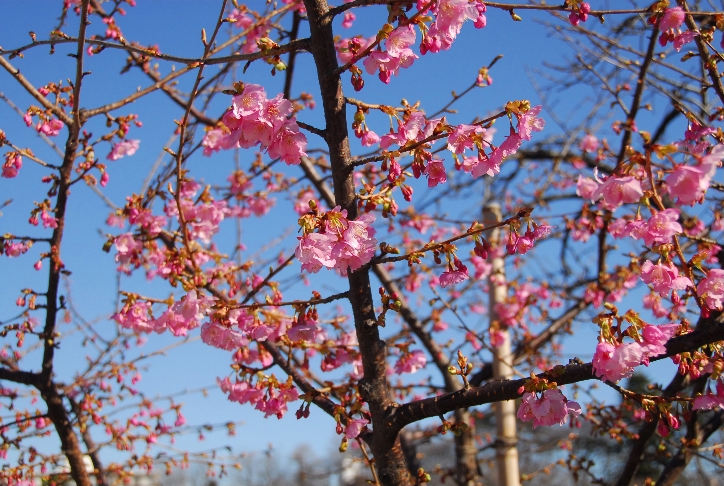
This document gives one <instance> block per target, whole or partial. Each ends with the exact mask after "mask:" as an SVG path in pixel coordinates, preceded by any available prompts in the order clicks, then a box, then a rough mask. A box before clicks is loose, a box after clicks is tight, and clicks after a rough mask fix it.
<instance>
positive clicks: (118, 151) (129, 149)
mask: <svg viewBox="0 0 724 486" xmlns="http://www.w3.org/2000/svg"><path fill="white" fill-rule="evenodd" d="M140 143H141V141H140V140H123V141H122V142H118V143H116V144H114V145H113V149H112V150H111V153H109V154H108V156H107V157H106V159H108V160H118V159H121V158H123V157H127V156H128V157H130V156H131V155H133V154H135V153H136V150H138V146H139V145H140Z"/></svg>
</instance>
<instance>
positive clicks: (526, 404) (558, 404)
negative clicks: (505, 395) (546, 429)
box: [518, 388, 582, 429]
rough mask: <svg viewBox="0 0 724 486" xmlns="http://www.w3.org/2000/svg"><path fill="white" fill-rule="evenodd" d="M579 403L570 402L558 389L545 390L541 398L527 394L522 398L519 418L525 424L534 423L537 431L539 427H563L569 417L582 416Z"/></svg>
mask: <svg viewBox="0 0 724 486" xmlns="http://www.w3.org/2000/svg"><path fill="white" fill-rule="evenodd" d="M581 412H582V410H581V406H580V405H579V404H578V402H574V401H573V400H568V399H567V398H566V397H564V396H563V393H561V391H560V390H559V389H558V388H550V389H548V390H545V391H544V392H543V393H542V395H541V396H540V397H538V396H537V395H536V394H534V393H530V392H526V393H524V394H523V397H522V398H521V404H520V408H519V409H518V418H519V419H520V420H522V421H523V422H531V421H532V422H533V428H534V429H535V428H536V427H538V426H539V425H545V426H550V425H555V424H559V425H563V424H564V423H565V422H566V418H568V416H569V415H570V416H572V417H577V416H578V415H581Z"/></svg>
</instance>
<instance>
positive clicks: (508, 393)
mask: <svg viewBox="0 0 724 486" xmlns="http://www.w3.org/2000/svg"><path fill="white" fill-rule="evenodd" d="M709 323H710V324H711V325H706V326H700V327H701V329H698V330H696V331H694V332H692V333H689V334H686V335H684V336H678V337H675V338H672V339H670V340H669V341H668V342H667V343H666V353H664V354H662V355H659V356H656V357H654V358H651V359H650V361H658V360H661V359H664V358H667V357H670V356H673V355H675V354H679V353H683V352H687V351H691V350H693V349H697V348H699V347H701V346H704V345H707V344H712V343H715V342H718V341H723V340H724V323H723V322H720V321H715V320H714V319H711V320H710V322H709ZM537 376H538V378H541V379H546V380H549V381H551V382H555V383H557V384H558V385H559V386H561V385H568V384H571V383H578V382H581V381H587V380H593V379H598V378H596V376H594V374H593V364H592V363H571V364H569V365H566V366H556V367H555V368H553V369H552V370H549V371H546V372H545V373H541V374H539V375H537ZM527 380H528V379H518V380H507V381H494V382H490V383H486V384H485V385H483V386H479V387H472V388H468V389H462V390H459V391H456V392H453V393H447V394H445V395H441V396H437V397H432V398H426V399H424V400H418V401H415V402H411V403H406V404H404V405H400V406H398V407H396V408H395V409H393V410H391V411H390V417H389V419H388V420H389V421H390V422H391V423H392V424H393V427H395V428H396V429H397V432H399V431H400V430H401V429H402V428H403V427H405V426H406V425H409V424H411V423H413V422H417V421H419V420H422V419H425V418H430V417H439V416H440V415H444V414H446V413H449V412H452V411H454V410H457V409H459V408H465V407H474V406H477V405H483V404H486V403H493V402H500V401H505V400H514V399H516V398H519V397H520V395H521V394H520V392H519V390H520V388H521V387H522V386H524V385H525V384H526V381H527Z"/></svg>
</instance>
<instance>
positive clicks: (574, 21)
mask: <svg viewBox="0 0 724 486" xmlns="http://www.w3.org/2000/svg"><path fill="white" fill-rule="evenodd" d="M590 11H591V6H590V5H589V4H587V3H586V2H581V3H579V4H578V5H576V6H575V7H574V10H573V11H572V12H571V13H570V14H568V21H569V22H570V23H571V25H573V26H574V27H575V26H577V25H578V23H579V22H585V21H586V20H588V13H589V12H590Z"/></svg>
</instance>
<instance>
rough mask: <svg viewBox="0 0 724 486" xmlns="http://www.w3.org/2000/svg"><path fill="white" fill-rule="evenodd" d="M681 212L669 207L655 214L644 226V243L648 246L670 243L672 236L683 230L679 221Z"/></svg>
mask: <svg viewBox="0 0 724 486" xmlns="http://www.w3.org/2000/svg"><path fill="white" fill-rule="evenodd" d="M680 214H681V211H679V210H678V209H674V208H669V209H665V210H663V211H659V212H658V213H656V214H655V215H653V216H652V217H651V218H650V219H649V220H648V221H647V222H646V225H645V227H644V228H643V232H642V236H643V239H644V243H645V244H646V245H647V246H653V245H659V244H662V243H669V242H670V241H671V237H672V236H674V235H676V234H678V233H681V232H682V231H683V228H682V227H681V225H680V224H679V223H678V222H677V220H678V219H679V215H680ZM627 229H628V228H627Z"/></svg>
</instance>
